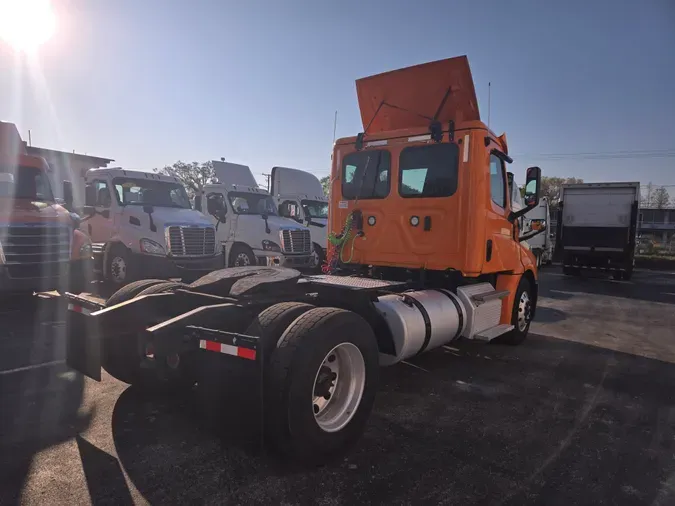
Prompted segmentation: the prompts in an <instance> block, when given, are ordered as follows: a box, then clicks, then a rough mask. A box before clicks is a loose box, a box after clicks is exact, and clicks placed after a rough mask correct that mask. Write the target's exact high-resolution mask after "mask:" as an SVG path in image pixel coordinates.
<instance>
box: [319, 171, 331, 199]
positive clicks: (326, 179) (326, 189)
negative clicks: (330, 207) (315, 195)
mask: <svg viewBox="0 0 675 506" xmlns="http://www.w3.org/2000/svg"><path fill="white" fill-rule="evenodd" d="M319 181H320V182H321V186H323V193H324V195H326V197H330V176H324V177H322V178H321V179H320V180H319Z"/></svg>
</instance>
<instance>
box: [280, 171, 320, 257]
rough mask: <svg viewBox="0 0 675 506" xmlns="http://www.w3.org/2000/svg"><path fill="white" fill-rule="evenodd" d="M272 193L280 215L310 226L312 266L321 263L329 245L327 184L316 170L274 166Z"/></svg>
mask: <svg viewBox="0 0 675 506" xmlns="http://www.w3.org/2000/svg"><path fill="white" fill-rule="evenodd" d="M271 180H272V195H273V196H274V197H275V198H276V199H277V203H278V205H279V215H280V216H284V217H286V218H291V219H294V220H295V221H297V222H298V223H302V224H304V225H305V226H307V227H308V228H309V231H310V233H311V237H312V266H313V267H320V266H321V265H322V264H323V261H324V260H325V258H326V248H327V246H328V228H327V227H326V225H327V222H328V199H327V198H326V195H325V194H324V193H323V186H322V185H321V182H320V181H319V179H318V178H317V177H316V176H315V175H314V174H312V173H310V172H306V171H304V170H298V169H291V168H287V167H274V168H273V169H272V174H271Z"/></svg>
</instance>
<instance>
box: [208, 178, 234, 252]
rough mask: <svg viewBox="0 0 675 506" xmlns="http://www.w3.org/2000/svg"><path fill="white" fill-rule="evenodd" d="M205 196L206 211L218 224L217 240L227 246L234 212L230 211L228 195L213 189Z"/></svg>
mask: <svg viewBox="0 0 675 506" xmlns="http://www.w3.org/2000/svg"><path fill="white" fill-rule="evenodd" d="M205 197H206V198H205V200H206V209H205V211H204V212H205V213H206V214H207V216H209V217H210V218H211V220H213V221H214V223H215V224H216V227H217V229H216V240H217V241H219V242H220V243H221V245H222V246H223V247H225V245H226V244H227V243H228V242H230V239H231V238H230V235H231V233H232V230H233V228H232V226H233V221H234V213H230V212H228V206H227V197H226V196H225V195H224V194H223V193H221V192H217V191H212V192H208V193H207V194H206V195H205Z"/></svg>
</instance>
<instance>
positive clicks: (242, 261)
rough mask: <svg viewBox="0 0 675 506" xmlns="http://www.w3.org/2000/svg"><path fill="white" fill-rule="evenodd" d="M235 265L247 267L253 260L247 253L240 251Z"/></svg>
mask: <svg viewBox="0 0 675 506" xmlns="http://www.w3.org/2000/svg"><path fill="white" fill-rule="evenodd" d="M234 265H235V266H236V267H246V266H247V265H251V260H250V259H249V258H248V255H247V254H246V253H239V254H238V255H237V258H236V259H235V260H234Z"/></svg>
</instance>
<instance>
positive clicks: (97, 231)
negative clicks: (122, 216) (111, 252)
mask: <svg viewBox="0 0 675 506" xmlns="http://www.w3.org/2000/svg"><path fill="white" fill-rule="evenodd" d="M85 200H86V205H89V206H92V207H93V208H94V214H93V216H91V218H89V219H87V220H86V221H84V222H83V227H84V229H85V231H86V232H87V234H89V237H90V238H91V241H92V242H94V243H104V242H106V241H108V240H109V239H110V238H111V237H112V236H113V235H115V217H114V215H113V213H112V207H113V201H112V193H111V191H110V185H109V184H108V182H107V181H106V180H104V179H94V180H93V181H91V182H88V183H87V187H86V188H85Z"/></svg>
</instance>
